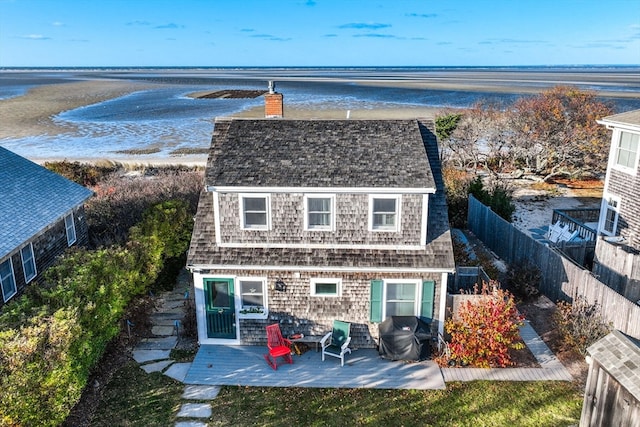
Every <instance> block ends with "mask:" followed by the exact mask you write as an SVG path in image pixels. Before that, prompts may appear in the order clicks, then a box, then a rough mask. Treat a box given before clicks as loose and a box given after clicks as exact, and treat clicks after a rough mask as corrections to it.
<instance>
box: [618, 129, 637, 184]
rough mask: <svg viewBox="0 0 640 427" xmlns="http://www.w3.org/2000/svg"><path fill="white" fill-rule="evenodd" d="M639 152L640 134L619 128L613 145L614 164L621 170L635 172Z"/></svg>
mask: <svg viewBox="0 0 640 427" xmlns="http://www.w3.org/2000/svg"><path fill="white" fill-rule="evenodd" d="M639 154H640V134H637V133H631V132H626V131H623V130H621V131H620V132H619V134H618V143H617V144H616V147H615V152H614V159H615V166H616V167H617V168H618V169H620V170H623V171H626V172H631V173H633V174H635V172H636V170H637V168H638V156H639Z"/></svg>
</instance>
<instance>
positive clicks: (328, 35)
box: [322, 33, 338, 37]
mask: <svg viewBox="0 0 640 427" xmlns="http://www.w3.org/2000/svg"><path fill="white" fill-rule="evenodd" d="M322 37H338V35H337V34H335V33H331V34H325V35H324V36H322Z"/></svg>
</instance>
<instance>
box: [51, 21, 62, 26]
mask: <svg viewBox="0 0 640 427" xmlns="http://www.w3.org/2000/svg"><path fill="white" fill-rule="evenodd" d="M51 25H53V26H54V27H64V26H65V25H64V23H63V22H60V21H55V22H52V23H51Z"/></svg>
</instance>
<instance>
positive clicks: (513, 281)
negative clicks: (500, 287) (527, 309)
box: [507, 260, 542, 301]
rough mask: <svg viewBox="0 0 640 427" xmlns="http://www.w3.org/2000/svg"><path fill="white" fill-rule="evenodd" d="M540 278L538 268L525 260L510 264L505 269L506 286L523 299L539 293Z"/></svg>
mask: <svg viewBox="0 0 640 427" xmlns="http://www.w3.org/2000/svg"><path fill="white" fill-rule="evenodd" d="M541 280H542V273H541V272H540V269H539V268H538V267H536V266H535V265H533V264H531V263H530V262H528V261H526V260H521V261H519V262H516V263H514V264H511V265H510V266H509V270H508V271H507V286H508V287H509V289H511V291H512V292H513V293H514V294H515V295H517V296H519V297H520V298H522V299H523V300H525V301H526V300H528V299H531V298H535V297H537V296H538V295H540V289H539V288H540V281H541Z"/></svg>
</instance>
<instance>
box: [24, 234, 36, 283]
mask: <svg viewBox="0 0 640 427" xmlns="http://www.w3.org/2000/svg"><path fill="white" fill-rule="evenodd" d="M20 255H22V270H23V271H24V281H25V283H29V282H30V281H31V280H33V278H34V277H36V274H37V271H36V260H35V257H34V256H33V246H32V245H31V243H29V244H28V245H27V246H25V247H24V248H22V249H21V250H20Z"/></svg>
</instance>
